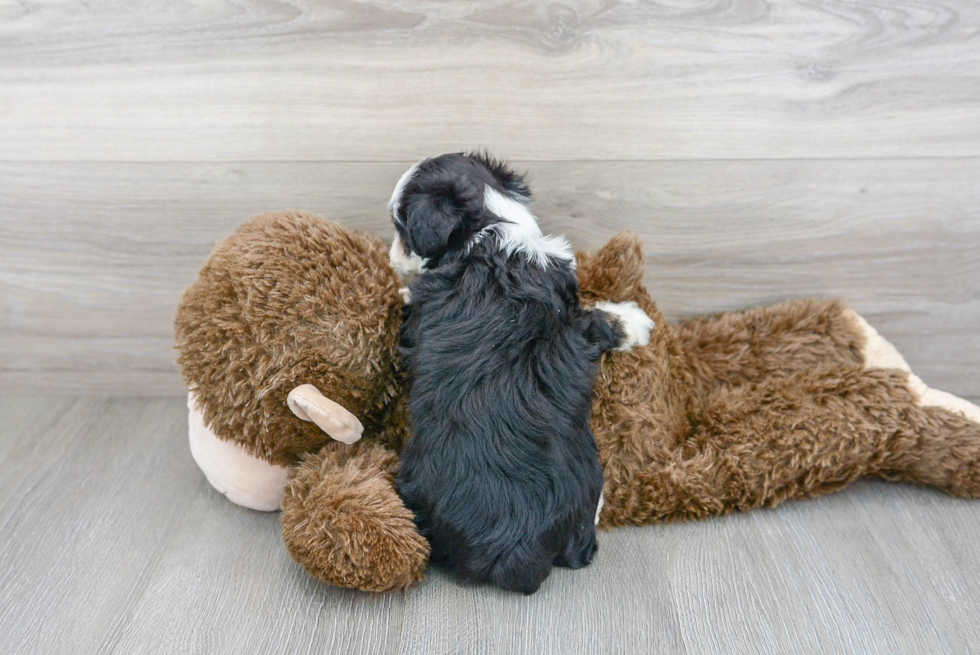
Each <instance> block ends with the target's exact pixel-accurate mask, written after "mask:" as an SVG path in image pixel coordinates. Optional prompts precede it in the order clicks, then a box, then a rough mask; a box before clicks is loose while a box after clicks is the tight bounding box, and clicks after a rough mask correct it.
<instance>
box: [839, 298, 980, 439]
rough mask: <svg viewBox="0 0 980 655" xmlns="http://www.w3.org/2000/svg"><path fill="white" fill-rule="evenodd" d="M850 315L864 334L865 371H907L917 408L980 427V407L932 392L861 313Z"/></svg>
mask: <svg viewBox="0 0 980 655" xmlns="http://www.w3.org/2000/svg"><path fill="white" fill-rule="evenodd" d="M846 312H847V315H848V316H849V317H850V318H851V320H852V321H853V322H854V324H855V325H856V326H857V329H858V331H859V332H860V333H861V337H862V343H863V346H862V348H861V360H862V362H863V364H864V367H865V368H867V369H869V370H873V369H898V370H900V371H905V372H906V373H907V374H908V387H909V388H910V389H911V390H912V392H913V393H914V394H915V397H916V404H917V405H919V406H921V407H938V408H940V409H945V410H947V411H950V412H954V413H957V414H961V415H963V416H964V417H966V418H967V419H969V420H970V421H972V422H974V423H978V424H980V407H977V406H976V405H974V404H973V403H971V402H970V401H968V400H965V399H963V398H959V397H957V396H954V395H953V394H951V393H947V392H945V391H939V390H938V389H932V388H930V387H929V386H928V385H926V384H925V383H924V382H923V381H922V380H921V379H920V378H919V376H917V375H915V374H914V373H913V372H912V369H911V368H910V367H909V365H908V363H907V362H906V361H905V358H904V357H902V355H901V353H899V352H898V350H897V349H896V348H895V346H893V345H892V344H891V343H890V342H889V341H888V340H886V339H885V338H884V337H882V336H881V335H880V334H878V331H877V330H875V329H874V328H873V327H872V326H871V325H870V324H868V322H867V321H866V320H864V319H863V318H862V317H861V316H860V315H859V314H858V313H857V312H855V311H854V310H852V309H850V308H847V309H846Z"/></svg>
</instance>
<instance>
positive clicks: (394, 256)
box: [388, 232, 428, 278]
mask: <svg viewBox="0 0 980 655" xmlns="http://www.w3.org/2000/svg"><path fill="white" fill-rule="evenodd" d="M388 262H389V263H390V264H391V267H392V268H393V269H395V273H397V274H398V277H402V278H405V277H410V276H412V275H418V274H419V273H421V272H422V269H423V268H424V267H425V264H426V263H427V262H428V260H427V259H422V258H421V257H419V256H418V255H416V254H415V253H414V252H413V253H412V254H411V255H406V254H405V247H404V246H403V245H402V238H401V237H400V236H398V233H397V232H395V240H394V241H392V242H391V250H389V251H388Z"/></svg>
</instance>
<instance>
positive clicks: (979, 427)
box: [848, 310, 980, 497]
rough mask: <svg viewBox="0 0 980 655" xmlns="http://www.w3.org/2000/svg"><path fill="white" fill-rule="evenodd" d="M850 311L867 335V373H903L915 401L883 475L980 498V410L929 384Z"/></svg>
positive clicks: (889, 448) (891, 445)
mask: <svg viewBox="0 0 980 655" xmlns="http://www.w3.org/2000/svg"><path fill="white" fill-rule="evenodd" d="M848 311H850V312H851V316H852V318H853V320H854V322H855V324H857V325H858V326H859V329H860V331H861V333H862V336H863V340H864V346H863V348H862V350H861V356H862V360H863V362H864V367H865V369H866V370H868V371H869V372H871V371H879V370H891V371H901V372H902V373H903V374H904V378H903V380H904V384H903V386H904V387H905V388H906V389H907V390H908V392H909V395H910V397H911V402H909V403H906V405H907V406H906V409H905V411H904V418H903V426H902V429H901V430H900V431H898V432H896V433H895V435H894V436H893V437H892V438H891V439H890V440H889V443H888V444H887V445H886V448H885V450H884V452H883V457H882V461H881V464H880V466H879V470H878V473H877V474H878V475H879V476H880V477H883V478H886V479H889V480H896V481H902V482H911V483H915V484H929V485H933V486H936V487H939V488H941V489H944V490H945V491H947V492H949V493H951V494H953V495H956V496H965V497H978V496H980V407H977V406H976V405H974V404H973V403H971V402H970V401H968V400H965V399H963V398H959V397H957V396H954V395H953V394H951V393H947V392H945V391H939V390H938V389H933V388H931V387H929V386H928V385H926V384H925V382H923V381H922V379H921V378H919V376H917V375H915V373H913V372H912V369H911V368H910V367H909V365H908V363H907V362H906V361H905V358H904V357H902V355H901V353H899V352H898V350H897V349H896V348H895V346H893V345H892V344H891V343H889V342H888V341H887V340H886V339H885V338H884V337H882V336H881V335H880V334H878V331H877V330H875V329H874V328H873V327H872V326H871V325H869V324H868V322H867V321H865V320H864V319H863V318H862V317H861V316H860V315H858V314H857V313H856V312H853V311H851V310H848Z"/></svg>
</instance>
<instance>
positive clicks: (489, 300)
mask: <svg viewBox="0 0 980 655" xmlns="http://www.w3.org/2000/svg"><path fill="white" fill-rule="evenodd" d="M487 184H489V185H491V186H492V187H493V188H495V189H497V190H498V191H500V192H502V193H506V194H508V195H509V196H510V197H511V198H514V199H523V201H525V202H526V200H527V199H528V198H529V197H530V193H529V192H528V190H527V186H526V185H525V184H524V182H523V179H522V178H521V177H520V176H517V175H515V174H513V173H511V172H510V171H507V169H506V168H504V167H503V166H502V165H500V164H498V163H496V162H494V161H492V160H490V159H489V158H488V157H486V156H475V157H468V156H465V155H444V156H443V157H437V158H435V159H432V160H428V161H427V162H426V164H425V165H423V166H420V168H419V171H418V173H417V174H416V175H415V176H414V178H413V179H412V180H411V181H409V183H408V184H406V186H405V189H404V192H403V195H402V198H401V203H400V207H399V209H398V210H397V216H400V217H402V220H401V221H400V223H401V224H398V223H399V220H398V219H397V217H396V225H397V228H398V230H399V234H400V235H401V238H402V243H403V244H408V245H409V246H410V247H411V249H412V250H413V251H414V252H416V253H417V254H419V255H421V256H423V257H428V258H429V266H428V270H427V271H424V272H423V273H422V275H420V276H419V277H417V278H416V279H415V281H414V282H413V283H412V285H411V289H410V290H411V302H410V304H407V305H406V306H405V315H404V321H403V324H402V329H401V335H400V336H401V354H402V358H403V364H404V366H405V369H406V371H407V372H408V374H409V382H410V385H411V387H410V411H411V420H412V437H411V439H409V441H408V443H407V444H406V446H405V448H404V450H403V451H402V454H401V465H400V468H399V471H398V475H397V479H396V485H397V488H398V491H399V493H400V494H401V496H402V498H403V500H404V501H405V504H406V506H407V507H408V508H409V509H411V510H412V511H413V512H414V513H415V517H416V522H417V524H418V527H419V530H420V532H421V533H422V534H423V535H424V536H425V537H426V538H427V539H429V541H430V542H431V544H432V561H433V562H437V563H441V564H442V565H443V566H445V567H447V568H448V569H450V570H451V571H453V572H455V573H456V574H458V575H460V576H462V577H464V578H465V579H468V580H472V581H491V582H494V583H496V584H498V585H500V586H501V587H504V588H506V589H511V590H517V591H522V592H524V593H526V594H530V593H533V592H534V591H536V590H537V589H538V587H539V586H540V585H541V583H542V581H543V580H544V579H545V578H546V577H547V576H548V574H549V573H550V570H551V567H552V565H557V566H566V567H571V568H580V567H583V566H586V565H587V564H589V563H590V562H591V560H592V557H593V556H594V554H595V552H596V550H597V545H596V537H595V524H594V517H595V512H596V506H597V503H598V501H599V496H600V493H601V490H602V469H601V467H600V465H599V460H598V453H597V451H596V446H595V440H594V438H593V436H592V433H591V431H590V430H589V425H588V419H589V407H590V404H591V397H592V384H593V379H594V376H595V366H596V362H597V360H598V358H599V356H600V355H601V353H602V352H604V351H606V350H609V349H611V348H613V347H615V346H616V345H618V344H619V343H620V342H621V341H622V339H623V337H624V334H623V331H622V329H621V327H620V326H619V324H618V323H616V322H615V321H612V320H611V319H610V317H609V316H608V315H606V314H605V313H603V312H601V311H597V310H587V309H585V308H583V307H581V306H580V305H579V302H578V283H577V280H576V277H575V272H574V270H573V269H572V267H571V264H570V262H567V261H560V260H552V261H551V262H550V263H549V265H548V266H547V267H546V268H544V269H542V268H541V267H539V266H537V265H535V264H533V263H531V262H529V261H528V259H527V258H526V257H525V256H524V255H522V254H520V253H516V254H514V255H512V256H508V255H507V253H506V252H504V251H503V250H502V249H501V248H500V244H499V241H498V237H497V235H496V234H495V233H494V232H493V231H491V232H490V233H489V234H488V235H485V236H484V237H483V238H481V239H479V240H477V241H476V242H475V244H474V243H472V240H473V237H474V236H475V235H476V234H477V232H479V231H480V230H482V229H483V228H485V227H487V226H488V225H492V224H494V223H496V222H499V221H500V220H501V219H500V218H499V217H497V216H494V215H493V214H491V213H490V212H488V211H487V210H486V208H485V207H484V206H483V187H484V186H485V185H487ZM467 244H469V247H467ZM416 248H423V249H424V250H418V249H416Z"/></svg>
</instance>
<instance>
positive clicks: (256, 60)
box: [0, 0, 980, 396]
mask: <svg viewBox="0 0 980 655" xmlns="http://www.w3.org/2000/svg"><path fill="white" fill-rule="evenodd" d="M978 26H980V5H978V4H977V3H976V2H974V1H973V0H925V1H924V2H918V3H908V2H903V1H901V0H897V1H896V2H892V3H887V4H881V3H879V4H872V5H869V4H866V3H845V2H838V1H834V0H816V1H814V2H796V1H792V0H777V1H772V2H766V1H758V2H757V1H741V0H739V1H737V2H722V1H720V0H709V1H708V2H701V3H676V2H622V3H617V2H598V1H594V2H591V1H586V0H569V1H568V2H564V3H535V2H512V1H508V0H490V1H487V2H478V3H466V2H458V3H457V2H454V3H446V2H424V1H423V2H406V1H405V0H375V1H372V2H358V1H352V2H346V1H345V2H341V1H337V0H329V1H325V2H319V3H313V2H305V1H300V2H295V3H289V4H283V3H277V2H263V1H253V0H242V1H236V2H231V1H226V2H223V1H221V0H215V1H213V2H207V3H194V4H187V5H179V6H177V5H172V4H170V3H166V2H150V3H144V4H140V5H139V6H138V8H136V7H135V6H133V5H130V4H128V3H125V2H122V1H121V0H113V1H111V2H103V3H97V4H90V3H82V2H75V1H69V2H57V3H56V2H53V1H49V0H42V1H41V2H37V3H31V4H18V5H8V6H5V7H2V8H0V390H11V389H17V390H21V391H26V392H31V391H40V392H43V391H62V392H71V393H86V392H89V393H91V392H96V393H137V394H146V393H172V392H176V391H179V390H180V388H181V387H180V381H179V378H178V376H177V374H176V372H175V369H174V366H173V359H174V357H173V353H172V351H171V349H170V329H171V317H172V313H173V307H174V304H175V303H176V300H177V298H178V296H179V293H180V290H181V289H182V288H183V287H184V286H185V285H186V284H188V283H189V282H190V281H191V280H192V279H193V278H194V275H195V273H196V270H197V268H198V267H199V266H200V264H201V263H202V262H203V260H204V258H205V257H206V256H207V253H208V252H209V250H210V248H211V247H212V246H213V244H214V242H215V241H216V240H217V239H219V238H221V237H222V236H224V235H225V234H227V233H228V232H229V231H230V230H232V229H233V228H234V226H235V225H236V224H237V223H238V222H239V221H241V220H242V219H244V218H245V217H247V216H248V215H250V214H254V213H257V212H260V211H266V210H269V209H278V208H284V207H300V208H304V209H308V210H311V211H315V212H318V213H322V214H324V215H326V216H328V217H330V218H333V219H335V220H338V221H341V222H343V223H344V224H346V225H349V226H351V227H354V228H358V229H365V230H368V231H371V232H374V233H377V234H379V235H382V236H385V237H387V236H389V234H390V230H389V228H388V226H387V222H386V215H385V208H384V205H385V201H386V199H387V196H388V195H389V193H390V189H391V187H392V185H393V184H394V181H395V180H396V179H397V178H398V175H399V174H400V173H401V171H402V170H403V169H404V168H405V167H406V166H407V164H408V163H409V162H412V161H415V160H416V159H418V158H419V157H421V156H424V155H428V154H434V153H438V152H442V151H448V150H458V149H461V148H468V147H476V146H485V147H488V148H490V149H491V150H493V151H494V152H496V153H497V154H500V155H502V156H505V157H509V158H511V159H513V160H514V161H516V162H517V163H518V164H519V165H520V166H522V167H525V168H527V169H528V170H529V171H530V174H531V178H532V182H533V185H534V190H535V192H536V195H537V201H536V203H535V208H536V210H537V211H538V213H539V214H540V215H541V217H542V219H543V222H544V224H545V226H546V228H547V229H548V230H551V231H555V232H565V233H567V234H568V235H569V236H570V238H571V240H572V242H573V244H574V245H575V246H576V247H579V248H589V247H594V246H597V245H599V244H601V243H602V242H603V241H604V240H605V239H606V238H608V237H609V236H610V235H612V234H613V233H614V232H616V231H617V230H619V229H623V228H627V227H628V228H632V229H634V230H636V231H637V232H639V233H640V234H641V235H642V236H643V237H644V238H645V240H646V249H647V257H648V272H647V283H648V285H649V287H650V289H651V291H652V293H653V295H654V297H655V298H656V299H657V300H658V301H659V302H660V304H661V305H662V308H663V309H664V310H665V311H666V313H667V314H668V316H669V317H672V318H679V317H682V316H687V315H692V314H697V313H701V312H707V311H717V310H724V309H730V308H735V307H741V306H746V305H750V304H755V303H761V302H770V301H775V300H779V299H782V298H786V297H791V296H800V295H820V296H830V295H839V296H842V297H844V298H845V299H847V300H848V301H849V302H851V303H852V304H853V305H854V306H855V307H856V308H857V309H858V311H860V312H861V313H863V314H865V315H866V316H867V318H868V319H869V320H870V321H871V322H872V323H873V324H875V325H876V327H878V328H879V330H880V331H881V332H882V333H883V334H884V335H885V336H886V337H888V338H890V339H891V340H893V341H894V342H895V343H896V345H898V347H899V348H900V350H902V352H903V353H904V354H905V355H906V357H907V358H908V359H909V361H910V363H911V364H912V366H913V367H914V368H915V369H916V371H917V372H918V373H919V374H920V375H921V376H922V377H923V378H924V379H925V380H926V381H927V382H928V383H930V384H931V385H934V386H937V387H940V388H946V389H947V390H949V391H952V392H955V393H958V394H961V395H972V396H977V395H980V373H978V371H980V330H978V326H980V184H978V183H980V30H978Z"/></svg>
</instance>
